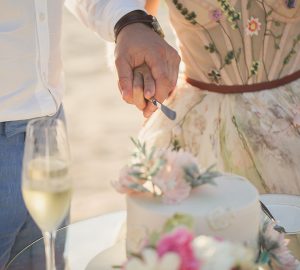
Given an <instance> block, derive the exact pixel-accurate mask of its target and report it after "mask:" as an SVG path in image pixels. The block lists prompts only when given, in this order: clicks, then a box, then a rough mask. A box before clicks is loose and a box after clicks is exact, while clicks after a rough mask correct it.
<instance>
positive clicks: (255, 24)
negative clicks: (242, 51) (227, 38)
mask: <svg viewBox="0 0 300 270" xmlns="http://www.w3.org/2000/svg"><path fill="white" fill-rule="evenodd" d="M260 29H261V23H260V21H259V19H258V18H254V17H251V18H250V19H249V20H248V24H247V27H246V34H247V35H248V36H251V37H252V36H253V35H256V36H257V35H258V32H259V31H260Z"/></svg>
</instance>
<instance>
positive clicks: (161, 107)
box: [149, 97, 176, 120]
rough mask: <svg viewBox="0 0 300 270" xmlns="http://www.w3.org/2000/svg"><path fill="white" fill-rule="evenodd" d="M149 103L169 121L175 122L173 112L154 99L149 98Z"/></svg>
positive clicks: (174, 113)
mask: <svg viewBox="0 0 300 270" xmlns="http://www.w3.org/2000/svg"><path fill="white" fill-rule="evenodd" d="M149 101H150V102H151V103H152V104H153V105H154V106H156V107H157V108H158V109H160V110H161V111H162V112H163V113H164V115H165V116H167V117H168V118H169V119H171V120H175V119H176V112H175V111H173V110H172V109H170V108H169V107H167V106H166V105H164V104H162V103H161V102H159V101H158V100H157V99H155V98H154V97H152V98H150V99H149Z"/></svg>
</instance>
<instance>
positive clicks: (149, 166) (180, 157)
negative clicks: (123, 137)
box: [113, 139, 219, 204]
mask: <svg viewBox="0 0 300 270" xmlns="http://www.w3.org/2000/svg"><path fill="white" fill-rule="evenodd" d="M132 141H133V143H134V144H135V146H136V151H135V152H134V154H133V157H132V160H131V163H130V164H129V165H128V166H126V167H124V168H123V169H122V170H121V173H120V177H119V180H118V181H117V182H114V183H113V185H114V187H115V188H116V190H117V191H119V192H121V193H126V194H141V193H144V194H149V193H152V194H153V195H154V196H161V197H162V201H163V202H164V203H168V204H172V203H178V202H180V201H182V200H184V199H185V198H187V197H188V196H189V194H190V192H191V190H192V189H193V188H196V187H198V186H200V185H203V184H206V183H209V184H214V182H213V178H214V177H216V176H218V175H219V173H218V172H214V171H212V167H210V168H209V169H207V170H206V171H204V172H201V170H200V168H199V166H198V163H197V160H196V158H195V157H194V156H193V155H192V154H191V153H189V152H185V151H182V150H179V151H171V150H156V149H155V148H152V149H151V151H150V153H148V152H147V149H146V145H145V144H141V143H140V142H139V141H135V140H134V139H132Z"/></svg>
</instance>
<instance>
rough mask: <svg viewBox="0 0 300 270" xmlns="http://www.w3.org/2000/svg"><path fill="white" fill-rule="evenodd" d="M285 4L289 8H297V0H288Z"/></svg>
mask: <svg viewBox="0 0 300 270" xmlns="http://www.w3.org/2000/svg"><path fill="white" fill-rule="evenodd" d="M285 4H286V5H287V7H288V8H295V7H296V0H286V1H285Z"/></svg>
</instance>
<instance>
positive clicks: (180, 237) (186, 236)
mask: <svg viewBox="0 0 300 270" xmlns="http://www.w3.org/2000/svg"><path fill="white" fill-rule="evenodd" d="M193 239H194V236H193V235H192V234H191V232H190V231H188V230H187V229H186V228H178V229H177V230H175V231H173V232H171V233H169V234H166V235H165V236H164V237H162V238H161V239H160V240H159V242H158V244H157V253H158V255H159V256H160V257H162V256H164V254H166V253H168V252H174V253H177V254H178V256H179V257H180V260H181V264H180V270H198V269H199V267H200V262H199V261H198V260H197V259H196V256H195V254H194V251H193V247H192V241H193Z"/></svg>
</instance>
